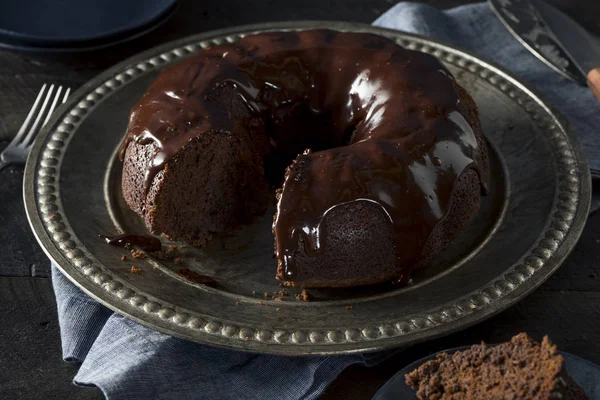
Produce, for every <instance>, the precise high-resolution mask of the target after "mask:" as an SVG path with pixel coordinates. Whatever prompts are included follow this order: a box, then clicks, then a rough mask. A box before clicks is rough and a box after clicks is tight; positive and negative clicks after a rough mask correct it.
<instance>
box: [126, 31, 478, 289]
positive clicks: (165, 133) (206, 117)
mask: <svg viewBox="0 0 600 400" xmlns="http://www.w3.org/2000/svg"><path fill="white" fill-rule="evenodd" d="M461 109H462V107H460V100H459V97H458V95H457V92H456V89H455V86H454V79H453V78H452V76H451V75H450V73H449V72H448V71H447V70H446V69H445V67H444V66H443V65H442V64H441V63H440V62H438V61H437V60H436V59H435V58H434V57H432V56H429V55H427V54H423V53H419V52H415V51H410V50H406V49H404V48H402V47H400V46H398V45H396V44H395V43H394V42H393V41H391V40H389V39H387V38H384V37H381V36H377V35H373V34H357V33H339V32H335V31H330V30H313V31H304V32H273V33H266V34H260V35H254V36H248V37H246V38H244V39H241V40H239V41H238V42H235V43H232V44H224V45H220V46H217V47H214V48H211V49H207V50H205V51H202V52H200V53H199V54H198V55H196V56H193V57H192V58H190V59H188V60H186V61H184V62H182V63H180V64H177V65H175V66H173V67H170V68H168V69H167V70H165V71H164V72H163V73H162V74H161V75H160V76H159V77H158V79H157V80H156V81H155V82H154V83H153V84H152V86H151V87H150V88H149V89H148V91H147V92H146V94H145V95H144V96H143V98H142V99H141V100H140V102H139V103H138V104H137V105H135V106H134V107H133V110H132V113H131V117H130V121H129V127H128V131H127V135H126V139H125V141H124V143H123V145H122V148H121V157H123V154H124V152H125V150H126V148H127V145H128V144H129V142H130V141H136V142H137V143H141V144H150V143H154V145H155V146H156V152H155V154H154V156H153V158H152V161H151V163H150V165H148V168H147V173H146V176H145V184H146V188H148V187H149V186H150V184H151V183H152V180H153V179H154V176H155V175H156V173H157V172H158V171H160V170H162V169H163V168H164V167H165V165H166V164H167V163H168V162H170V161H171V160H173V159H174V157H176V155H177V153H178V152H179V151H180V150H181V149H182V148H183V147H184V146H186V144H188V143H189V142H190V141H192V140H193V139H194V138H195V137H197V136H198V135H203V134H207V133H210V134H218V133H219V132H233V133H235V134H237V135H244V136H247V137H248V138H249V139H250V141H249V142H250V143H254V144H255V145H256V151H259V152H261V154H262V155H263V157H264V159H265V165H266V166H265V170H266V174H267V177H268V178H270V179H271V181H272V183H273V184H277V185H280V184H281V180H280V179H281V175H277V174H272V171H282V170H283V169H284V168H285V166H287V165H289V164H290V163H292V164H291V166H290V167H289V168H288V169H287V174H286V176H285V181H284V183H283V187H282V190H280V191H279V192H278V198H279V204H278V211H277V215H276V217H275V220H274V224H273V232H274V234H275V241H276V254H277V257H278V260H279V263H280V265H281V266H282V267H283V270H284V279H288V280H293V279H294V276H295V274H296V271H295V268H296V267H295V254H296V253H297V251H299V250H300V249H298V248H297V247H298V243H299V242H298V239H299V236H302V237H303V242H304V244H305V251H306V253H307V254H309V255H318V254H320V253H321V252H322V251H323V249H324V247H325V246H326V243H323V239H322V235H321V229H320V223H321V222H322V220H323V218H324V216H325V215H326V214H327V212H329V211H330V210H331V209H332V208H334V207H338V206H341V205H344V204H347V203H349V202H355V201H369V202H374V203H376V204H378V205H380V206H381V207H382V208H383V210H384V211H385V212H386V214H387V216H388V217H389V219H390V222H391V223H392V224H393V225H394V227H395V232H396V236H397V243H398V246H397V255H398V256H397V262H398V267H399V276H404V277H408V275H409V274H410V271H411V270H412V268H413V267H414V266H415V265H417V264H418V262H419V259H420V258H421V251H422V249H423V247H424V245H425V243H426V241H427V239H428V237H429V235H430V234H431V232H432V231H433V229H434V228H435V226H436V225H437V224H438V222H440V221H441V220H442V219H443V218H444V217H445V215H446V213H447V212H448V210H449V206H450V202H451V196H452V192H453V188H454V182H455V181H456V179H457V178H458V176H460V174H461V173H462V172H463V171H465V170H466V169H469V168H473V169H475V170H476V171H477V172H478V173H479V175H480V181H481V183H482V191H485V190H486V189H485V187H486V182H487V176H484V175H485V174H484V173H482V170H481V168H480V165H479V164H480V163H481V153H480V150H479V148H478V144H477V139H476V137H475V135H474V132H473V130H472V129H471V127H470V126H469V124H468V122H467V120H466V119H465V116H463V115H462V114H461V111H460V110H461ZM298 154H300V155H298ZM294 158H295V160H294ZM292 160H294V161H293V162H292ZM278 179H279V181H278Z"/></svg>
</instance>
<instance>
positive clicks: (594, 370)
mask: <svg viewBox="0 0 600 400" xmlns="http://www.w3.org/2000/svg"><path fill="white" fill-rule="evenodd" d="M469 347H471V346H463V347H456V348H454V349H450V350H442V351H440V352H438V353H435V354H432V355H430V356H427V357H423V358H421V359H420V360H417V361H415V362H414V363H412V364H409V365H407V366H406V367H404V368H402V369H401V370H400V371H398V373H397V374H396V375H394V376H393V377H392V378H391V379H390V380H389V381H387V382H386V384H385V385H383V386H382V387H381V389H379V391H378V392H377V393H376V394H375V397H373V400H400V399H401V400H417V396H416V394H415V393H416V392H415V391H414V390H413V389H411V388H410V386H408V385H407V384H406V382H405V380H404V375H406V374H408V373H409V372H411V371H413V370H415V369H417V368H418V367H419V366H420V365H421V364H423V363H425V362H427V361H429V360H433V359H434V358H435V357H436V355H438V354H440V353H444V352H445V353H454V352H455V351H459V350H465V349H468V348H469ZM561 354H562V356H563V357H564V358H565V363H566V365H567V371H569V375H570V376H571V377H572V378H573V379H574V380H575V382H577V384H578V385H579V386H581V388H582V389H583V390H584V391H585V393H586V394H587V395H588V396H589V398H590V399H591V400H598V399H600V366H598V365H596V364H593V363H591V362H589V361H587V360H584V359H583V358H581V357H577V356H574V355H573V354H569V353H565V352H561Z"/></svg>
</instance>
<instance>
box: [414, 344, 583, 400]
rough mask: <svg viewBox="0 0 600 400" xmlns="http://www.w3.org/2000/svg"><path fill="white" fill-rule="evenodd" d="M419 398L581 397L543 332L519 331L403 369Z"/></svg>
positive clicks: (543, 399)
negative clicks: (534, 336)
mask: <svg viewBox="0 0 600 400" xmlns="http://www.w3.org/2000/svg"><path fill="white" fill-rule="evenodd" d="M406 383H407V384H408V385H409V386H410V387H412V388H413V389H415V390H417V398H419V399H420V400H463V399H464V400H487V399H490V400H492V399H493V400H509V399H510V400H517V399H518V400H546V399H556V400H558V399H561V400H582V399H588V397H587V396H586V395H585V393H584V392H583V390H582V389H581V388H580V387H579V386H578V385H577V383H575V381H574V380H573V379H571V378H570V377H569V376H568V375H567V370H566V366H565V362H564V359H563V357H562V356H561V355H560V353H559V352H558V350H557V348H556V346H555V345H553V344H552V343H551V342H550V340H549V339H548V337H547V336H546V337H544V339H543V340H542V343H541V344H539V343H537V342H535V341H534V340H533V339H531V338H530V337H529V336H527V334H526V333H520V334H518V335H517V336H515V337H513V338H512V339H511V341H510V342H507V343H502V344H500V345H498V346H489V345H486V344H485V343H482V344H479V345H474V346H473V347H471V348H470V349H468V350H464V351H458V352H455V353H453V354H447V353H442V354H438V355H437V357H436V359H435V360H431V361H427V362H426V363H424V364H423V365H421V366H420V367H419V368H417V369H416V370H414V371H412V372H411V373H409V374H407V375H406Z"/></svg>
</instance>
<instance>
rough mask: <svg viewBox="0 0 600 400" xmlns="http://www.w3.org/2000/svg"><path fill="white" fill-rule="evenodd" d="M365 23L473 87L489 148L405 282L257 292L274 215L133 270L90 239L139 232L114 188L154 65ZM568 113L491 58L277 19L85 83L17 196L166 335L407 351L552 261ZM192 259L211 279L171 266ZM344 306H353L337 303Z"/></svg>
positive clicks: (270, 268) (579, 209)
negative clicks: (278, 36) (463, 202)
mask: <svg viewBox="0 0 600 400" xmlns="http://www.w3.org/2000/svg"><path fill="white" fill-rule="evenodd" d="M311 28H329V29H336V30H340V31H357V32H373V33H376V34H380V35H385V36H388V37H391V38H392V39H394V40H395V41H397V42H398V43H399V44H401V45H402V46H405V47H407V48H410V49H414V50H417V51H422V52H426V53H429V54H432V55H433V56H435V57H438V58H439V59H440V60H441V61H442V62H443V63H445V64H446V65H447V66H448V68H449V69H450V71H451V72H452V73H453V74H454V75H455V77H456V79H457V80H458V82H459V83H460V84H461V85H463V86H464V87H465V88H466V89H467V90H468V91H469V92H470V93H471V94H472V95H473V97H474V99H475V101H476V102H477V105H478V107H479V112H480V119H481V123H482V126H483V131H484V132H485V135H486V137H487V139H488V142H489V144H490V169H491V171H492V179H491V181H490V194H489V195H488V196H486V197H485V198H483V199H482V205H481V210H480V212H479V214H478V216H477V217H476V218H475V220H474V221H473V223H472V224H471V225H470V226H469V229H468V230H467V231H465V232H464V233H463V234H462V235H461V236H460V238H458V239H457V240H456V241H455V242H454V243H453V245H452V246H451V247H450V248H448V249H447V250H446V251H445V252H444V254H442V255H441V256H440V257H439V258H438V259H437V260H435V262H434V263H432V265H430V266H429V267H428V268H424V269H422V270H419V271H416V272H415V273H414V274H413V276H412V278H413V284H412V285H411V286H407V287H397V286H394V285H389V284H388V285H377V286H372V287H366V288H365V287H363V288H352V289H348V290H312V291H311V293H312V294H313V296H314V297H315V300H316V301H312V302H302V301H296V300H295V298H294V296H293V294H294V293H297V289H293V290H290V296H287V297H285V298H284V299H283V300H284V301H275V300H273V299H271V298H270V297H269V298H268V299H265V298H264V297H263V296H262V295H260V294H261V293H264V292H269V293H273V292H277V291H279V290H281V288H280V287H279V283H278V281H276V280H275V279H274V275H275V268H276V262H275V260H274V259H273V235H272V232H271V225H272V223H273V219H272V215H273V213H274V210H270V211H269V212H268V213H267V214H266V215H265V216H264V217H261V218H257V219H256V220H255V221H254V222H253V224H251V225H249V226H247V227H245V228H244V229H243V230H241V231H240V232H239V233H238V234H236V235H233V236H230V237H223V238H218V240H217V239H215V240H213V241H212V242H211V243H210V244H209V246H207V247H206V248H204V249H196V248H192V247H189V246H188V247H186V248H185V249H184V250H183V251H182V253H184V254H183V256H182V259H183V263H182V264H175V263H173V262H170V261H168V260H159V259H154V258H152V257H148V258H147V259H145V260H139V261H136V263H137V267H138V268H141V269H142V270H143V272H142V273H139V274H132V273H131V264H130V263H124V262H122V261H121V260H120V258H121V256H122V255H124V254H125V251H124V250H123V249H121V248H117V247H114V246H107V245H106V244H105V243H104V242H103V241H102V240H101V239H100V238H98V234H100V233H103V234H114V233H116V232H119V231H121V232H136V233H144V232H146V229H145V227H144V225H143V224H142V223H141V221H140V219H139V218H138V217H137V215H135V214H133V213H132V212H131V211H129V210H128V208H127V206H126V205H125V204H124V201H123V198H122V195H121V191H120V177H121V172H122V164H121V163H120V162H119V161H118V158H117V156H116V149H117V148H118V146H119V144H120V142H121V140H122V138H123V132H124V131H125V129H126V126H127V120H128V114H129V110H130V109H131V107H132V106H133V105H134V104H135V103H136V102H137V101H138V100H139V98H140V97H141V96H142V94H143V93H144V91H145V90H146V88H147V87H148V85H150V84H151V83H152V81H153V80H155V79H156V77H157V75H158V74H159V72H160V70H161V69H163V68H165V67H167V66H168V65H170V64H173V63H176V62H178V61H180V60H182V59H185V58H186V57H189V56H191V55H192V54H196V53H198V52H202V51H203V49H204V48H206V47H211V46H215V45H217V44H219V43H224V42H234V41H236V40H238V39H240V38H241V37H243V36H244V35H248V34H252V33H256V32H263V31H268V30H290V29H291V30H306V29H311ZM582 154H583V153H582V151H581V148H580V146H579V144H578V143H577V139H576V137H575V135H574V134H573V132H571V130H570V129H569V128H568V127H567V126H566V125H565V123H564V119H563V118H562V117H560V115H559V114H557V113H555V112H554V111H552V110H551V108H550V107H549V106H548V105H547V104H546V103H544V101H543V100H541V99H540V98H539V97H538V96H537V95H536V94H535V93H534V92H532V91H531V90H530V89H528V88H527V87H526V86H525V85H523V84H522V83H520V82H519V81H518V80H516V79H515V78H513V77H512V76H510V74H508V73H506V72H504V71H502V70H501V69H499V68H497V67H495V66H493V65H490V64H488V63H486V62H484V61H482V60H480V59H478V58H477V57H475V56H473V55H470V54H468V53H466V52H464V51H461V50H457V49H455V48H453V47H450V46H447V45H444V44H441V43H438V42H435V41H432V40H429V39H426V38H423V37H419V36H414V35H409V34H405V33H402V32H398V31H392V30H386V29H381V28H375V27H371V26H367V25H357V24H349V23H342V22H286V23H278V24H263V25H255V26H246V27H239V28H233V29H227V30H222V31H217V32H207V33H203V34H201V35H197V36H192V37H188V38H183V39H181V40H178V41H176V42H173V43H168V44H165V45H163V46H160V47H157V48H155V49H151V50H149V51H147V52H145V53H142V54H139V55H137V56H135V57H133V58H131V59H129V60H126V61H124V62H122V63H121V64H119V65H116V66H115V67H113V68H111V69H110V70H108V71H106V72H105V73H103V74H101V75H99V76H98V77H96V78H94V79H93V80H92V81H90V82H88V83H87V84H85V85H83V86H82V87H81V88H80V89H79V90H78V91H77V92H76V93H74V94H73V95H71V98H70V100H69V101H68V103H67V104H65V105H64V106H63V107H61V109H60V110H59V111H57V112H55V113H54V114H53V117H52V119H51V120H50V121H49V122H48V124H46V127H45V130H44V131H43V132H41V133H40V135H39V136H38V138H37V139H36V143H35V145H34V148H33V149H32V151H31V154H30V156H29V161H28V163H27V167H26V172H25V180H24V193H25V203H26V209H27V213H28V216H29V220H30V222H31V225H32V227H33V231H34V232H35V234H36V236H37V238H38V240H39V241H40V243H41V245H42V246H43V248H44V250H45V251H46V253H47V254H48V255H49V257H50V258H51V259H52V260H53V261H54V262H55V263H56V265H57V266H58V267H59V268H60V269H61V271H62V272H63V273H64V274H65V275H66V276H67V277H68V278H69V279H71V280H72V281H73V282H75V283H76V284H77V285H78V286H79V287H80V288H82V289H83V290H84V291H85V292H86V293H88V294H89V295H91V296H92V297H93V298H95V299H97V300H99V301H100V302H102V303H103V304H105V305H107V306H108V307H110V308H112V309H113V310H115V311H117V312H119V313H120V314H122V315H125V316H128V317H129V318H132V319H134V320H136V321H138V322H140V323H143V324H146V325H148V326H150V327H152V328H154V329H158V330H161V331H163V332H166V333H169V334H172V335H177V336H180V337H184V338H187V339H190V340H195V341H198V342H202V343H209V344H213V345H220V346H226V347H230V348H235V349H240V350H251V351H259V352H269V353H277V354H297V355H300V354H340V353H354V352H368V351H375V350H383V349H389V348H394V347H399V346H407V345H410V344H413V343H416V342H419V341H423V340H427V339H431V338H434V337H437V336H440V335H446V334H448V333H450V332H454V331H456V330H458V329H463V328H465V327H467V326H469V325H472V324H475V323H477V322H479V321H481V320H483V319H485V318H488V317H490V316H492V315H494V314H496V313H498V312H499V311H501V310H503V309H505V308H507V307H509V306H510V305H512V304H514V303H515V302H517V301H518V300H519V299H521V298H523V297H524V296H526V295H527V294H528V293H530V292H531V291H532V290H534V289H535V288H536V287H537V286H539V285H540V284H541V283H542V282H543V281H544V280H545V279H547V278H548V277H549V276H550V274H552V273H553V272H554V271H555V270H556V269H557V268H558V267H559V266H560V264H561V263H562V261H563V260H564V258H565V257H566V256H567V254H568V253H569V252H570V251H571V249H572V248H573V246H574V245H575V243H576V241H577V239H578V237H579V235H580V234H581V231H582V229H583V226H584V223H585V220H586V217H587V214H588V210H589V204H590V185H591V183H590V174H589V167H588V165H587V163H586V160H585V157H583V155H582ZM181 268H189V269H190V270H193V271H195V272H197V273H199V274H202V275H207V276H210V277H211V278H213V279H215V280H216V281H217V282H218V284H217V286H216V287H214V288H211V287H206V286H202V285H198V284H195V283H194V282H190V281H189V280H187V279H185V278H184V277H182V276H181V275H180V274H179V273H178V271H179V270H180V269H181ZM347 306H352V307H348V308H347Z"/></svg>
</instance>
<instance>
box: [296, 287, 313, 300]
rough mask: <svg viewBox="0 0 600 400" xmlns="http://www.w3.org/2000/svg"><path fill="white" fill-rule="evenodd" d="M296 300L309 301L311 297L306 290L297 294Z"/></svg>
mask: <svg viewBox="0 0 600 400" xmlns="http://www.w3.org/2000/svg"><path fill="white" fill-rule="evenodd" d="M296 299H297V300H302V301H311V300H312V296H311V295H310V293H308V292H307V291H306V289H302V293H299V294H297V295H296Z"/></svg>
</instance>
